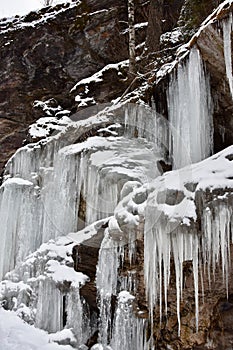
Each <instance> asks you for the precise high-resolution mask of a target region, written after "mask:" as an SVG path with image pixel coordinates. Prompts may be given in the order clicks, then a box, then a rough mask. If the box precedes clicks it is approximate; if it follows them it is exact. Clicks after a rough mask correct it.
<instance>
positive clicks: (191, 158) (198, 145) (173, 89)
mask: <svg viewBox="0 0 233 350" xmlns="http://www.w3.org/2000/svg"><path fill="white" fill-rule="evenodd" d="M168 115H169V122H170V123H171V126H170V146H169V154H170V155H171V156H172V157H173V168H174V169H179V168H182V167H184V166H185V165H187V164H191V163H195V162H198V161H200V160H202V159H204V158H207V157H208V156H209V155H210V154H211V152H212V134H213V130H212V123H213V122H212V102H211V96H210V84H209V79H208V78H207V77H206V75H205V72H204V68H203V63H202V60H201V56H200V53H199V51H198V49H196V48H192V50H191V52H190V55H189V58H188V61H187V62H186V64H184V65H183V64H181V63H180V64H179V65H178V69H177V76H176V75H174V76H173V77H172V80H171V81H170V84H169V90H168Z"/></svg>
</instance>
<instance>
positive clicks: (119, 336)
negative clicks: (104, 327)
mask: <svg viewBox="0 0 233 350" xmlns="http://www.w3.org/2000/svg"><path fill="white" fill-rule="evenodd" d="M133 300H134V296H132V295H131V294H130V293H129V292H127V291H122V292H121V293H119V295H118V306H117V309H116V312H115V319H114V325H113V335H112V340H111V348H112V349H113V350H118V349H124V350H135V349H137V350H144V349H147V348H146V340H145V329H144V325H145V320H144V319H137V318H136V317H135V316H134V314H133Z"/></svg>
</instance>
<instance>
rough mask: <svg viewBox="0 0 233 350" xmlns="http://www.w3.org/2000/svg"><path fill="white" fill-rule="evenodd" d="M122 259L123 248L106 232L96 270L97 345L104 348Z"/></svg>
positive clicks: (108, 338)
mask: <svg viewBox="0 0 233 350" xmlns="http://www.w3.org/2000/svg"><path fill="white" fill-rule="evenodd" d="M123 257H124V246H123V245H122V244H121V245H120V244H119V242H117V241H114V240H113V239H112V238H111V237H110V236H109V233H108V231H106V233H105V237H104V239H103V242H102V244H101V247H100V251H99V259H98V265H97V269H96V288H97V292H98V298H99V309H100V316H99V320H100V325H99V343H100V344H102V346H103V347H104V350H105V348H106V347H107V346H108V344H109V342H110V339H111V330H112V322H111V319H112V307H111V304H112V296H113V295H116V294H117V283H118V268H119V267H120V264H121V262H122V259H123Z"/></svg>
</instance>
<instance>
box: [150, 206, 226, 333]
mask: <svg viewBox="0 0 233 350" xmlns="http://www.w3.org/2000/svg"><path fill="white" fill-rule="evenodd" d="M156 215H157V214H156V208H154V207H153V205H151V206H149V205H148V207H147V209H146V220H145V231H144V275H145V285H146V291H147V299H148V305H149V313H150V319H151V325H152V328H153V313H154V308H155V307H157V306H159V310H160V319H161V313H162V312H163V310H162V303H161V300H162V298H163V296H164V299H165V312H166V303H167V289H168V284H169V276H170V264H171V262H170V259H171V257H173V259H174V265H175V275H176V293H177V294H176V295H177V296H176V298H177V320H178V333H179V334H180V330H181V319H180V300H181V298H182V289H183V263H184V262H185V261H192V263H193V277H194V294H195V309H196V311H195V318H196V330H198V318H199V268H202V264H203V262H204V264H205V265H206V267H204V268H203V270H204V269H205V268H207V271H208V276H209V279H211V276H210V275H211V274H210V271H211V269H212V271H213V275H214V273H215V269H216V267H217V265H220V264H221V266H222V275H223V279H224V281H225V283H226V291H228V277H227V276H228V272H229V264H230V243H231V239H232V238H231V235H230V232H231V229H232V208H231V206H230V204H218V205H216V206H215V207H214V208H212V210H210V209H209V208H206V209H205V210H204V211H203V228H202V237H201V238H200V237H199V235H198V232H196V231H195V229H194V228H191V227H189V226H181V225H178V226H177V228H176V229H172V226H171V227H170V226H169V224H168V222H166V219H165V218H164V217H163V216H162V215H161V216H160V217H159V220H158V221H157V222H156V223H155V222H154V217H156ZM200 275H201V276H200V280H201V283H202V272H201V274H200ZM162 283H163V290H164V292H163V293H162V292H161V291H162ZM202 285H203V284H202ZM202 288H203V287H202Z"/></svg>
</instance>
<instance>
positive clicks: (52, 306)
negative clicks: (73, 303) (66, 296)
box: [35, 278, 63, 333]
mask: <svg viewBox="0 0 233 350" xmlns="http://www.w3.org/2000/svg"><path fill="white" fill-rule="evenodd" d="M35 326H36V327H38V328H41V329H45V330H47V331H48V332H49V333H55V332H57V331H60V330H61V329H62V328H63V297H62V293H61V292H60V290H59V289H58V288H57V287H56V283H55V282H54V281H53V280H51V279H50V278H42V279H41V281H40V282H39V288H38V304H37V313H36V321H35Z"/></svg>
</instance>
